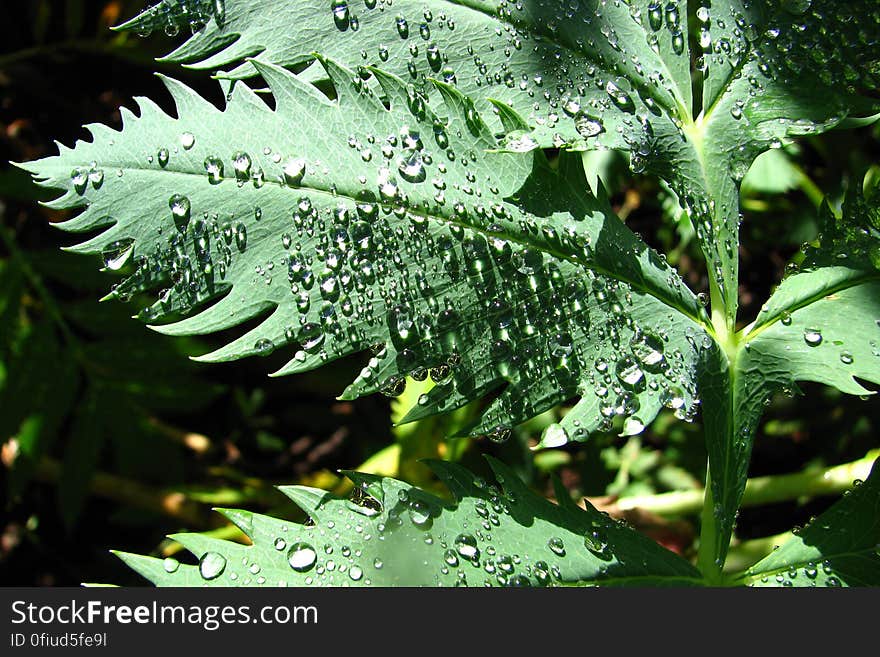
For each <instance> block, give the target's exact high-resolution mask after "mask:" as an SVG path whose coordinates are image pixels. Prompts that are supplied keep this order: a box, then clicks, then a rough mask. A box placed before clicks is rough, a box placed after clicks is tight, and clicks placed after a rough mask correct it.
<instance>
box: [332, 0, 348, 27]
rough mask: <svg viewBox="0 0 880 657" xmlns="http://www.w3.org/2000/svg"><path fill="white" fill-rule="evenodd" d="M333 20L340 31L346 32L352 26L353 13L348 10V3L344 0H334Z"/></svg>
mask: <svg viewBox="0 0 880 657" xmlns="http://www.w3.org/2000/svg"><path fill="white" fill-rule="evenodd" d="M333 22H334V23H335V24H336V29H337V30H339V31H340V32H345V31H346V30H347V29H348V28H349V27H350V25H351V15H350V14H349V12H348V3H347V2H345V1H344V0H335V1H334V2H333Z"/></svg>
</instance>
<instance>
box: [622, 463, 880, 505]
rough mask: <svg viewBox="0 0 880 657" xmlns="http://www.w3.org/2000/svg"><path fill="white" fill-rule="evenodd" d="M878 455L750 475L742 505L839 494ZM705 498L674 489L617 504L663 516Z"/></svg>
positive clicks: (863, 473)
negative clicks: (791, 470) (828, 465)
mask: <svg viewBox="0 0 880 657" xmlns="http://www.w3.org/2000/svg"><path fill="white" fill-rule="evenodd" d="M878 457H880V450H872V451H870V452H868V453H867V454H866V455H865V456H863V457H862V458H860V459H858V460H856V461H851V462H850V463H843V464H841V465H835V466H832V467H830V468H807V469H806V470H802V471H800V472H793V473H790V474H781V475H770V476H766V477H755V478H753V479H749V480H748V481H747V482H746V489H745V492H744V493H743V498H742V503H741V505H742V506H744V507H753V506H762V505H764V504H774V503H776V502H787V501H790V500H798V499H803V498H811V497H819V496H822V495H840V494H842V493H843V492H844V491H847V490H849V489H850V488H852V484H853V481H855V480H856V479H861V480H864V479H866V478H867V476H868V474H869V473H870V472H871V466H872V465H873V463H874V461H875V459H877V458H878ZM703 500H704V492H703V491H702V490H686V491H674V492H671V493H660V494H659V495H641V496H633V497H623V498H621V499H619V500H618V501H617V508H618V509H620V510H621V511H629V510H632V509H641V510H643V511H650V512H652V513H657V514H659V515H663V516H683V515H689V514H693V513H697V512H698V511H700V509H701V508H702V507H703Z"/></svg>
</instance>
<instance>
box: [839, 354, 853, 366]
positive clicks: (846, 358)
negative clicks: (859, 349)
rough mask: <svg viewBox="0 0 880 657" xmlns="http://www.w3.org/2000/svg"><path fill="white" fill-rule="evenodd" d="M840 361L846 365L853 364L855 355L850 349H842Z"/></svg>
mask: <svg viewBox="0 0 880 657" xmlns="http://www.w3.org/2000/svg"><path fill="white" fill-rule="evenodd" d="M840 362H841V363H843V364H844V365H852V364H853V355H852V353H850V352H849V351H841V352H840Z"/></svg>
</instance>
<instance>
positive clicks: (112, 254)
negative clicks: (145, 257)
mask: <svg viewBox="0 0 880 657" xmlns="http://www.w3.org/2000/svg"><path fill="white" fill-rule="evenodd" d="M132 253H134V240H133V239H126V240H118V241H116V242H113V243H111V244H108V245H107V246H106V247H105V248H104V250H103V251H101V257H102V258H103V260H104V267H106V268H107V269H109V270H110V271H118V270H119V269H122V267H123V266H124V265H125V263H126V262H128V260H129V259H130V258H131V254H132Z"/></svg>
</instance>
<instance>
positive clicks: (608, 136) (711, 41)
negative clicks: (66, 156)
mask: <svg viewBox="0 0 880 657" xmlns="http://www.w3.org/2000/svg"><path fill="white" fill-rule="evenodd" d="M702 4H703V3H701V5H702ZM695 15H696V23H697V24H696V25H689V23H688V3H687V2H686V1H684V0H671V1H669V2H657V1H656V0H633V1H631V2H613V3H607V2H604V1H603V2H599V1H598V0H588V1H585V2H579V3H576V4H572V3H566V2H552V1H547V2H538V1H534V0H527V1H525V2H517V3H509V2H506V1H502V2H487V1H481V0H464V1H460V2H458V1H457V2H452V1H450V0H424V1H420V2H398V3H395V5H394V6H393V7H390V6H386V5H385V4H384V3H377V2H373V1H372V0H367V1H366V2H363V3H361V2H358V1H356V0H352V1H351V2H335V3H328V2H325V0H306V1H303V2H291V3H276V2H274V1H273V0H226V1H225V2H223V3H220V5H217V6H215V4H214V3H211V2H200V1H198V0H195V1H190V2H180V1H179V0H163V2H160V3H159V4H157V5H156V6H154V7H152V8H150V9H148V10H147V11H145V12H144V13H143V14H141V15H140V16H138V17H136V18H134V19H132V20H131V21H129V22H127V23H125V24H124V25H122V26H120V29H134V30H140V31H150V30H153V29H165V28H166V27H167V26H168V25H172V26H177V25H179V26H184V25H187V26H189V25H191V24H194V25H196V26H202V27H201V29H199V31H198V32H196V33H195V34H193V35H192V36H191V37H190V38H189V39H187V40H186V41H185V42H184V43H183V44H182V45H181V46H180V47H179V48H177V49H176V50H175V51H174V52H172V53H170V54H169V55H168V56H167V57H166V58H165V59H166V60H169V61H177V62H185V63H187V65H189V66H193V67H196V68H206V69H218V68H221V67H224V66H227V67H228V66H231V67H232V68H231V69H230V70H228V71H227V73H226V75H228V76H230V77H232V78H240V77H249V76H253V75H255V74H256V73H257V72H258V68H257V66H256V62H257V61H260V62H268V63H272V64H278V65H281V66H289V67H300V66H303V65H305V64H307V63H308V62H310V61H313V60H314V53H313V51H314V50H315V49H316V44H320V49H321V52H322V54H323V55H325V56H327V57H330V58H333V59H336V60H338V61H340V62H341V63H343V64H345V65H347V66H348V67H349V68H355V67H357V66H364V65H372V66H378V67H381V68H382V69H384V70H386V71H388V72H389V73H392V74H395V75H397V76H399V77H401V78H402V79H406V80H407V81H409V82H411V83H413V84H414V85H415V86H416V87H417V88H419V89H420V90H421V91H422V92H423V93H425V94H426V95H429V96H430V95H431V94H432V93H434V89H433V86H432V84H431V82H430V80H431V79H432V78H436V79H443V80H445V81H447V82H449V83H450V84H453V85H455V86H456V87H457V88H458V89H459V91H461V92H462V93H463V94H464V95H466V96H468V97H470V98H472V99H473V100H474V101H475V103H476V107H477V109H478V110H480V111H486V110H488V109H489V107H490V104H489V101H490V100H496V101H501V102H502V103H504V104H508V105H510V106H511V107H512V108H513V109H514V110H515V111H516V112H517V113H518V114H519V115H520V116H522V117H523V119H524V125H525V126H527V127H528V129H529V130H531V133H530V134H529V136H528V139H527V140H523V139H521V138H520V137H518V136H516V137H515V138H514V137H511V139H512V140H513V141H512V143H511V144H510V147H512V148H529V147H532V148H537V147H549V146H556V147H558V146H565V147H567V148H575V149H594V148H618V149H623V150H626V151H628V152H629V153H630V157H631V162H632V168H633V170H634V171H636V172H642V171H649V172H651V173H654V174H657V175H658V176H660V177H661V178H663V179H665V180H667V181H668V182H669V183H670V184H671V185H672V187H673V189H674V190H675V192H676V193H677V195H678V197H679V199H680V200H681V202H682V203H683V205H684V206H685V207H686V208H687V210H688V213H689V215H690V216H691V219H692V221H693V223H694V227H695V228H696V232H697V236H698V238H699V240H700V244H701V247H702V249H703V252H704V254H705V256H706V259H707V262H708V263H709V265H710V266H709V271H710V274H711V275H712V276H713V277H714V278H715V279H716V284H717V286H718V289H719V291H720V294H721V300H723V302H724V305H725V307H726V312H727V315H728V319H729V321H730V323H731V325H732V324H733V322H734V321H735V318H736V305H737V300H736V291H737V288H736V286H737V277H738V264H737V244H738V241H739V237H738V223H739V212H738V202H737V201H738V198H737V191H736V187H737V184H738V182H739V181H740V180H741V179H742V177H743V176H744V175H745V173H746V171H747V170H748V167H749V164H750V163H751V162H752V160H753V159H754V158H755V157H756V156H757V155H758V154H759V153H761V152H762V151H765V150H766V149H767V148H768V147H769V146H771V145H776V144H778V142H779V140H782V139H785V138H786V137H788V136H793V135H802V134H813V133H817V132H821V131H824V130H827V129H829V128H832V127H834V126H835V125H837V124H839V123H840V122H841V121H842V120H843V119H844V118H845V117H847V116H849V115H851V114H856V115H865V114H871V113H876V112H878V111H880V103H878V100H877V94H876V89H877V88H878V82H880V39H878V38H877V33H878V26H880V10H878V7H877V4H876V2H874V1H873V0H857V1H856V2H850V3H847V4H846V6H845V7H843V6H842V5H841V4H840V3H839V2H837V0H813V1H812V2H779V1H778V0H752V1H745V0H720V1H716V2H713V3H711V4H710V3H705V6H700V7H699V8H698V9H697V11H696V12H695ZM270 18H271V19H270ZM691 31H693V32H694V33H695V34H698V39H697V43H696V44H695V45H696V52H695V56H696V57H697V60H696V69H697V71H696V74H695V75H694V76H693V77H692V75H691V50H690V48H691V46H690V43H689V38H688V34H689V33H690V32H691ZM249 58H252V59H249ZM307 70H308V71H309V73H310V75H311V76H312V77H320V76H321V71H320V68H317V69H316V68H315V67H312V68H311V69H307ZM498 123H499V121H498V120H496V121H494V122H492V126H493V128H494V129H496V130H497V129H500V128H501V126H499V125H498Z"/></svg>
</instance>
